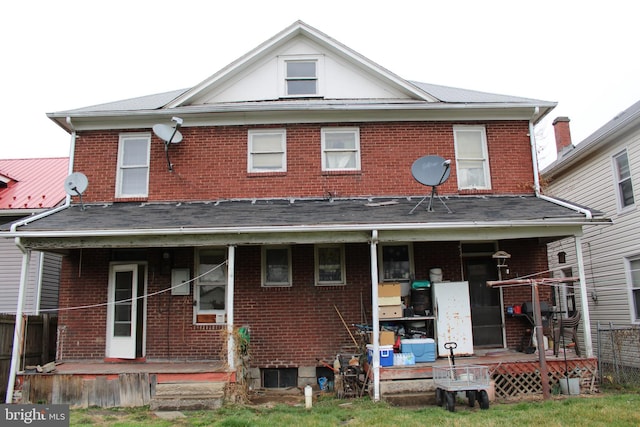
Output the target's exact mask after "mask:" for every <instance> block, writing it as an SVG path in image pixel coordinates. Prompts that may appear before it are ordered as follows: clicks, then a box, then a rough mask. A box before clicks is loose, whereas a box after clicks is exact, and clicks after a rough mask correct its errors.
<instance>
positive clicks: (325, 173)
mask: <svg viewBox="0 0 640 427" xmlns="http://www.w3.org/2000/svg"><path fill="white" fill-rule="evenodd" d="M336 175H362V171H361V170H343V171H341V170H332V171H322V176H336Z"/></svg>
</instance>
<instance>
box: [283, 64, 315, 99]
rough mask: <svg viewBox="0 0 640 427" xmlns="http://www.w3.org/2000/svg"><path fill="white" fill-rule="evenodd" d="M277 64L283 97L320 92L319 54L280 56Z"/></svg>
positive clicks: (310, 95)
mask: <svg viewBox="0 0 640 427" xmlns="http://www.w3.org/2000/svg"><path fill="white" fill-rule="evenodd" d="M278 66H279V69H280V76H281V80H280V81H281V82H282V83H281V88H280V94H281V96H283V97H290V98H295V97H300V98H304V97H316V96H321V94H322V88H321V87H322V68H323V57H322V56H321V55H299V56H282V57H280V58H279V61H278Z"/></svg>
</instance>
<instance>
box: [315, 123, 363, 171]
mask: <svg viewBox="0 0 640 427" xmlns="http://www.w3.org/2000/svg"><path fill="white" fill-rule="evenodd" d="M321 140H322V170H323V171H354V170H360V129H358V128H323V129H322V135H321Z"/></svg>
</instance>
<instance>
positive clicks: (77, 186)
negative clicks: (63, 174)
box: [64, 172, 89, 210]
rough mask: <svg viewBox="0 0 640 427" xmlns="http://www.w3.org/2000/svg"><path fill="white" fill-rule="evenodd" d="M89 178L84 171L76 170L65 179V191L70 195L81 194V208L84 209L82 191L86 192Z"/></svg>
mask: <svg viewBox="0 0 640 427" xmlns="http://www.w3.org/2000/svg"><path fill="white" fill-rule="evenodd" d="M88 185H89V180H88V179H87V177H86V175H85V174H83V173H82V172H74V173H72V174H71V175H69V176H68V177H67V178H65V180H64V191H66V192H67V194H69V195H70V196H75V195H77V196H80V208H81V209H82V210H84V203H82V193H84V192H85V190H86V189H87V186H88Z"/></svg>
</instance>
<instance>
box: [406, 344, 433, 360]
mask: <svg viewBox="0 0 640 427" xmlns="http://www.w3.org/2000/svg"><path fill="white" fill-rule="evenodd" d="M400 349H401V351H402V352H403V353H413V355H414V356H415V357H416V362H435V361H436V342H435V340H434V339H433V338H421V339H412V340H400Z"/></svg>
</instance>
